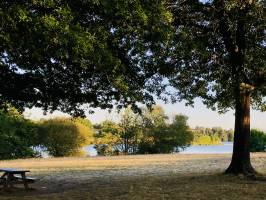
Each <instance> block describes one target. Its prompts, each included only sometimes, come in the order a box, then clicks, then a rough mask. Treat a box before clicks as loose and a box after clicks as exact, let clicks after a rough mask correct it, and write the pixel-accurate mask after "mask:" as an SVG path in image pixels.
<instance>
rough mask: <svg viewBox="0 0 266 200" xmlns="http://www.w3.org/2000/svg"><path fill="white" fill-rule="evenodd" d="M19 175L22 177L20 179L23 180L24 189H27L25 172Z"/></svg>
mask: <svg viewBox="0 0 266 200" xmlns="http://www.w3.org/2000/svg"><path fill="white" fill-rule="evenodd" d="M21 177H22V180H23V183H24V187H25V189H26V190H27V189H29V186H28V182H27V179H26V174H25V172H23V173H21Z"/></svg>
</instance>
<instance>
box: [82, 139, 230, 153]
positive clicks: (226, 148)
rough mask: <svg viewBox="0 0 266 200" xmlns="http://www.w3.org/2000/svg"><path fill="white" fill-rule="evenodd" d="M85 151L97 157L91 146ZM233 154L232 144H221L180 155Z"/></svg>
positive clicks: (192, 149) (186, 151)
mask: <svg viewBox="0 0 266 200" xmlns="http://www.w3.org/2000/svg"><path fill="white" fill-rule="evenodd" d="M85 151H86V152H87V153H88V154H89V155H90V156H97V151H96V150H95V149H94V148H93V145H89V146H87V147H85ZM232 152H233V143H232V142H223V143H222V145H192V146H190V147H187V148H186V149H185V150H184V151H181V152H180V153H181V154H194V153H198V154H212V153H215V154H223V153H232Z"/></svg>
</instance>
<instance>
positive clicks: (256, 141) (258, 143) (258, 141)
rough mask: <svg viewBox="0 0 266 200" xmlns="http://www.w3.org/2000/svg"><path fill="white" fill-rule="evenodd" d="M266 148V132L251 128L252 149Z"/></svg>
mask: <svg viewBox="0 0 266 200" xmlns="http://www.w3.org/2000/svg"><path fill="white" fill-rule="evenodd" d="M265 150H266V133H264V132H263V131H259V130H256V129H252V130H251V134H250V151H251V152H263V151H265Z"/></svg>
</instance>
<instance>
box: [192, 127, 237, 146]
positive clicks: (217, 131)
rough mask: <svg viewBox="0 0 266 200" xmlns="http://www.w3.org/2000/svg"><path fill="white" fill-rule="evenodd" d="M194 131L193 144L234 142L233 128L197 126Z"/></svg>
mask: <svg viewBox="0 0 266 200" xmlns="http://www.w3.org/2000/svg"><path fill="white" fill-rule="evenodd" d="M192 131H193V135H194V140H193V144H197V145H210V144H221V142H233V139H234V130H233V129H230V130H225V129H223V128H221V127H213V128H204V127H196V128H195V129H193V130H192Z"/></svg>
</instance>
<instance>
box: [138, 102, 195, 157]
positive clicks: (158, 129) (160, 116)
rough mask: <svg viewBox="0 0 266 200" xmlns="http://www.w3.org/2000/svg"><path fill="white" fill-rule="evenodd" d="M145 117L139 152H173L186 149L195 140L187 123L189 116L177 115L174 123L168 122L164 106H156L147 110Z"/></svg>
mask: <svg viewBox="0 0 266 200" xmlns="http://www.w3.org/2000/svg"><path fill="white" fill-rule="evenodd" d="M142 118H143V128H142V132H143V134H142V135H143V137H142V139H141V141H140V143H139V147H138V151H139V153H172V152H175V151H179V150H180V149H184V148H186V147H187V146H189V145H190V143H191V142H192V140H193V134H192V132H191V131H190V130H189V127H188V125H187V119H188V118H187V116H184V115H176V116H175V117H174V120H173V122H172V123H170V124H168V123H167V122H166V119H167V116H166V115H165V113H164V111H163V109H162V107H160V106H154V107H153V109H152V110H146V111H145V112H144V114H143V116H142Z"/></svg>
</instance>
